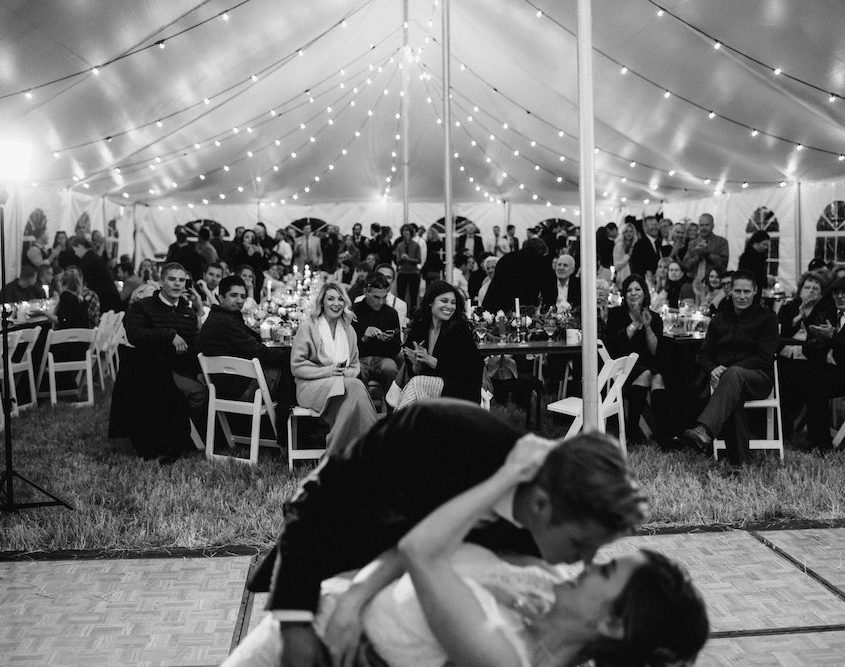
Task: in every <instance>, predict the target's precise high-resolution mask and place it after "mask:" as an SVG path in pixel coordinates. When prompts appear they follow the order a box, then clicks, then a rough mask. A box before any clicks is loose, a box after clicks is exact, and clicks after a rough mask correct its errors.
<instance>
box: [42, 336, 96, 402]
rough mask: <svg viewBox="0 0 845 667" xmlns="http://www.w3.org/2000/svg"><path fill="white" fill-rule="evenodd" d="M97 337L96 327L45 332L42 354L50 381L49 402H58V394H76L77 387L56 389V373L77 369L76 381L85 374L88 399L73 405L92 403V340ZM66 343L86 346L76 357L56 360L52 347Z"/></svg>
mask: <svg viewBox="0 0 845 667" xmlns="http://www.w3.org/2000/svg"><path fill="white" fill-rule="evenodd" d="M96 337H97V329H58V330H50V331H49V332H48V333H47V344H46V345H45V346H44V356H45V357H46V358H47V375H48V380H49V382H50V404H51V405H56V403H58V395H59V394H63V395H67V394H77V393H79V389H66V390H62V391H58V390H57V389H56V373H61V372H64V371H77V382H79V381H80V380H81V379H82V375H83V374H84V376H85V384H86V386H87V389H88V399H87V400H85V401H77V402H75V403H74V405H77V406H79V405H94V355H95V352H94V341H95V339H96ZM67 343H80V344H82V343H84V344H86V345H87V346H88V347H87V348H86V349H85V354H84V355H83V356H81V357H79V358H78V359H70V360H65V361H56V358H55V356H54V355H53V347H54V346H56V345H64V344H67Z"/></svg>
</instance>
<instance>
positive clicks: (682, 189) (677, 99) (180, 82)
mask: <svg viewBox="0 0 845 667" xmlns="http://www.w3.org/2000/svg"><path fill="white" fill-rule="evenodd" d="M409 4H410V45H411V47H412V48H413V50H414V54H415V56H417V55H418V56H419V58H418V59H417V58H416V57H415V58H414V61H413V62H411V63H410V74H411V87H410V91H411V92H410V104H409V106H410V124H411V129H410V136H409V142H410V143H409V146H410V168H411V178H410V195H411V198H412V199H413V200H416V201H437V200H440V199H442V191H443V184H442V171H443V169H442V163H443V158H442V126H440V125H438V124H437V118H438V117H439V116H440V115H441V107H440V98H441V94H440V91H441V87H440V72H441V64H440V57H441V56H440V47H439V41H440V10H441V4H442V3H436V4H435V3H434V2H429V1H428V0H409ZM661 4H662V6H663V7H665V8H666V10H667V11H668V12H670V13H671V14H675V15H677V16H678V17H680V18H682V19H684V20H685V21H687V22H689V23H690V24H692V25H694V26H695V27H697V28H699V29H700V30H701V31H703V32H705V33H707V34H709V35H711V36H712V37H713V38H715V39H718V40H720V41H722V42H723V43H724V44H725V45H730V46H733V47H735V48H737V49H739V50H741V51H743V52H744V53H745V54H747V55H749V56H752V57H754V58H756V59H758V60H759V61H761V62H763V63H766V64H767V65H771V66H777V67H782V68H783V71H784V72H786V73H789V74H791V75H794V76H796V77H798V78H799V79H801V80H803V81H807V82H810V83H813V84H815V85H816V86H818V87H820V88H821V89H823V90H824V91H828V92H829V93H834V94H835V95H837V96H838V95H845V33H843V32H842V30H841V27H842V26H843V25H845V3H843V2H838V1H835V0H828V1H826V2H825V1H822V0H817V1H814V2H800V3H798V2H789V1H788V0H744V1H743V2H734V1H732V0H695V1H693V0H663V1H662V3H661ZM229 8H232V9H231V11H230V12H229V20H228V21H224V20H223V19H222V18H220V17H219V16H217V15H218V14H219V13H220V12H222V11H224V10H226V9H229ZM538 9H539V10H540V11H541V12H542V15H541V16H539V17H538V16H537V11H538ZM656 13H657V5H655V4H654V3H652V2H649V1H648V0H630V1H628V2H619V1H618V0H593V23H594V46H595V48H596V50H597V51H598V53H596V55H595V97H596V104H595V108H596V119H595V120H596V144H597V147H598V149H599V152H598V154H597V155H596V170H597V173H596V182H597V186H596V187H597V192H598V193H599V194H600V195H601V196H602V197H603V198H605V199H606V200H607V201H610V200H612V198H613V197H616V198H617V201H619V200H620V199H621V198H622V197H626V198H628V199H629V200H632V201H633V200H642V199H644V198H650V199H651V200H652V201H656V200H679V199H684V198H689V197H694V196H700V195H709V194H712V193H713V191H714V188H724V189H725V190H727V191H735V190H738V189H740V188H741V186H742V183H743V182H748V183H750V184H752V185H753V184H758V183H759V184H763V183H766V184H773V183H778V182H779V181H781V180H786V181H797V180H828V179H834V178H838V177H841V176H842V175H843V174H845V162H843V161H840V160H839V159H838V155H839V154H840V153H843V152H845V136H843V127H845V99H837V100H836V101H835V102H833V103H831V102H829V101H828V94H827V93H824V92H820V91H818V90H813V89H812V88H810V87H808V86H806V85H804V84H803V83H801V82H797V81H793V80H790V79H788V78H787V77H785V76H775V75H774V74H773V73H772V71H771V70H768V69H766V68H764V67H762V66H760V65H757V64H754V63H753V62H751V61H750V60H748V59H747V58H745V57H743V56H741V55H738V54H736V53H733V52H731V51H730V50H729V49H727V48H723V49H720V50H716V49H714V48H713V42H712V40H710V39H707V38H706V37H704V36H702V35H701V34H699V33H697V32H695V31H694V30H692V29H690V28H689V27H688V26H685V25H684V24H683V23H681V22H680V21H678V20H677V19H676V18H674V17H672V16H671V15H670V14H666V15H664V16H663V17H662V18H658V17H657V15H656ZM211 17H216V18H213V20H210V21H208V22H207V23H205V24H204V25H201V26H199V27H197V28H195V29H192V30H189V31H188V32H186V33H184V34H182V35H178V36H174V37H173V39H172V40H171V39H167V38H168V37H169V36H171V35H175V34H176V33H178V32H179V31H180V30H183V29H185V28H187V27H189V26H191V25H194V24H196V23H199V22H200V21H202V20H204V19H209V18H211ZM344 17H348V18H346V21H345V26H343V25H340V22H341V21H342V20H343V19H344ZM402 20H403V17H402V1H401V0H369V1H367V0H326V1H324V2H311V3H303V2H299V1H294V0H250V1H248V2H246V3H244V4H242V5H240V6H237V7H235V2H234V0H225V1H224V0H209V1H207V2H199V1H197V0H190V1H188V2H185V1H178V0H177V1H174V0H166V1H165V0H112V1H110V2H94V1H93V0H87V1H86V0H76V1H75V2H63V3H55V2H52V1H51V0H17V1H10V2H4V3H3V4H2V5H0V43H2V44H3V47H2V50H0V95H8V94H9V93H14V92H15V91H26V90H29V89H35V90H33V92H32V98H31V99H28V98H27V97H26V95H24V94H17V95H11V96H8V97H5V98H3V99H0V127H2V128H3V129H2V134H3V135H4V137H6V138H15V139H25V140H28V141H30V142H31V143H32V144H33V146H34V152H35V155H34V157H35V159H34V165H33V174H32V178H33V180H35V181H37V182H38V184H39V185H55V186H57V187H69V186H72V187H74V189H78V190H79V191H85V192H87V193H89V194H99V195H105V196H108V197H110V198H112V199H115V200H116V201H123V202H129V201H138V202H143V203H149V204H162V205H163V204H166V205H171V204H180V205H182V204H187V203H189V202H193V203H200V202H201V201H202V199H204V198H205V199H208V200H210V201H214V202H217V203H227V204H228V203H231V204H250V205H252V204H254V203H255V202H257V201H263V202H270V201H276V202H278V201H280V200H282V199H284V200H285V201H286V202H288V203H294V201H296V203H298V204H307V203H309V202H313V203H320V202H352V201H366V200H373V199H376V198H378V197H380V196H382V194H383V193H384V190H385V186H386V184H387V183H388V182H387V180H386V179H387V178H388V177H390V179H391V180H390V182H389V185H390V197H391V199H394V200H396V199H401V196H402V167H401V155H402V150H401V145H400V143H399V142H398V141H397V140H396V138H395V135H396V134H397V133H398V132H399V131H400V127H401V122H400V121H399V120H397V118H396V114H398V113H399V111H400V103H401V100H400V96H399V91H400V90H401V86H402V83H401V81H402V72H401V70H400V69H399V65H400V63H402V62H403V57H402V50H401V47H402ZM429 22H431V26H432V27H431V28H429V27H428V26H429ZM576 23H577V21H576V1H575V0H564V1H561V0H531V1H530V2H529V1H527V0H498V1H497V2H495V3H491V2H489V0H452V16H451V25H452V54H453V59H454V61H453V72H452V86H453V112H452V113H453V119H455V120H457V121H460V123H461V125H460V127H454V128H453V147H454V150H455V151H456V152H457V153H458V154H459V157H458V158H455V159H454V160H453V175H454V185H453V191H454V199H455V200H456V201H465V202H473V201H484V197H483V195H484V193H485V192H487V193H488V195H489V197H492V198H495V199H497V200H508V201H515V202H525V203H534V202H539V203H542V202H545V201H549V202H551V203H552V204H561V205H564V204H572V203H574V202H577V200H578V193H577V178H578V141H577V135H578V128H577V63H576V55H575V53H576V42H575V38H574V36H573V35H574V32H575V26H576ZM164 26H166V27H165V28H164V29H163V30H162V27H164ZM429 31H430V32H431V35H432V37H433V38H434V40H428V41H427V40H426V35H427V33H428V32H429ZM162 39H165V40H166V41H165V47H166V48H164V49H160V48H158V47H155V48H150V49H147V50H144V51H141V52H140V53H137V54H134V55H131V56H129V57H127V58H125V59H122V60H119V61H118V62H115V63H113V64H110V65H108V66H106V67H103V68H102V71H101V72H100V73H99V75H96V76H95V75H94V74H93V73H91V72H90V71H88V72H87V73H84V74H82V75H80V76H76V77H71V78H69V79H68V80H66V81H64V82H61V83H56V84H53V85H50V86H46V87H43V88H36V87H37V86H38V85H39V84H41V83H44V82H46V81H50V80H53V79H56V78H57V77H61V76H64V75H66V74H72V73H74V72H78V71H83V70H90V69H91V68H93V67H94V66H97V65H99V64H101V63H103V62H106V61H109V60H110V59H113V58H115V57H116V56H118V55H120V54H121V53H125V52H127V51H129V50H132V49H134V48H136V47H139V46H144V45H149V44H153V45H155V44H156V43H157V42H158V41H159V40H162ZM311 42H313V43H311ZM371 45H374V46H372V47H371ZM301 47H304V53H303V55H301V56H300V55H297V50H298V49H299V48H301ZM608 56H609V57H610V58H608ZM619 63H621V64H624V65H625V66H627V67H628V69H629V71H628V73H627V74H626V75H622V74H620V66H619ZM370 65H372V66H373V70H372V71H369V69H368V67H369V66H370ZM461 65H465V66H466V70H464V69H462V67H461ZM379 67H380V68H381V71H379ZM341 69H343V70H344V73H343V74H340V70H341ZM253 74H257V75H258V76H257V80H256V81H252V80H251V79H250V77H251V76H252V75H253ZM639 75H642V76H639ZM368 77H369V79H370V81H371V83H370V84H369V85H368V84H367V78H368ZM643 77H645V78H647V79H649V80H650V81H651V82H653V83H650V82H649V81H646V80H645V79H644V78H643ZM341 83H343V87H341ZM385 90H387V91H388V93H387V94H385V92H384V91H385ZM665 90H669V91H671V93H672V94H671V96H669V97H668V98H665V97H664V95H663V93H664V91H665ZM306 91H308V92H306ZM205 97H208V98H209V102H210V103H209V104H204V103H203V98H205ZM309 97H313V98H314V102H309ZM428 97H431V99H432V103H430V104H429V103H428V102H427V98H428ZM685 100H689V101H690V102H693V103H694V104H691V103H689V102H687V101H685ZM352 101H354V103H355V104H354V106H352V104H351V103H352ZM696 105H698V106H696ZM476 106H477V107H478V111H475V110H474V107H476ZM327 107H331V108H332V110H331V112H329V111H327ZM271 109H272V110H274V111H275V112H276V115H275V116H272V115H271V114H270V110H271ZM703 109H704V110H703ZM368 110H372V111H373V115H372V116H369V115H368ZM706 110H713V111H714V112H715V113H716V114H717V117H716V118H714V119H712V120H709V119H708V117H707V112H706ZM529 111H530V113H528V112H529ZM469 115H471V116H472V117H473V120H472V121H469V120H468V119H467V116H469ZM159 119H161V120H162V124H161V127H159V126H158V125H157V124H156V121H157V120H159ZM330 119H331V121H332V124H329V120H330ZM726 119H732V120H734V121H737V122H738V123H739V124H740V125H736V124H734V123H732V122H729V121H728V120H726ZM503 123H507V125H508V127H507V129H505V128H504V127H503ZM301 125H304V129H301ZM748 127H752V128H756V129H758V130H759V131H760V132H761V134H760V135H759V136H757V137H751V135H750V132H749V130H748ZM234 128H238V132H237V133H235V132H234ZM247 128H251V130H252V131H249V130H248V129H247ZM558 130H563V131H564V136H563V137H561V136H559V134H558ZM356 131H358V132H359V133H360V136H358V137H356V136H355V132H356ZM764 133H768V134H769V135H776V136H779V137H783V138H785V139H787V140H788V141H781V140H778V139H775V138H773V137H772V136H766V135H765V134H764ZM491 135H494V137H495V138H494V139H491V138H490V136H491ZM106 137H113V138H112V139H111V141H107V140H105V138H106ZM311 137H314V139H315V140H314V141H313V142H312V141H311ZM215 140H217V141H219V142H220V145H219V146H216V145H215V144H214V141H215ZM277 140H278V145H277V144H276V142H277ZM472 141H475V143H476V145H475V146H473V145H472V144H471V142H472ZM532 141H534V142H536V145H534V146H532V145H531V142H532ZM195 143H198V144H199V145H200V148H199V149H196V148H194V144H195ZM798 143H800V144H803V145H804V146H806V147H807V148H806V149H804V150H797V146H796V144H798ZM811 147H815V148H820V149H824V150H823V151H819V150H815V149H814V148H811ZM344 150H345V151H346V154H345V155H344V154H343V151H344ZM249 151H251V152H252V153H253V156H252V157H248V152H249ZM515 151H519V155H515V154H514V152H515ZM825 151H827V152H825ZM54 152H58V157H54V156H53V153H54ZM292 153H296V157H295V158H294V157H292ZM392 153H396V156H395V157H394V156H393V155H392ZM561 156H563V157H565V161H561V160H560V157H561ZM157 158H158V159H159V160H160V162H159V161H157ZM488 160H489V161H488ZM631 161H635V162H636V163H637V164H636V166H633V167H632V166H631V165H630V164H629V163H630V162H631ZM150 165H152V166H153V167H154V168H151V167H150ZM274 165H276V166H277V167H278V171H275V170H274V168H273V167H274ZM330 165H331V166H332V168H330ZM224 166H225V167H228V169H226V168H224ZM461 166H463V168H464V171H463V172H462V171H460V167H461ZM392 167H395V171H391V168H392ZM115 168H117V169H119V170H120V172H119V173H118V172H117V171H115ZM670 170H675V171H674V173H673V175H670V174H669V172H670ZM200 175H202V176H204V179H201V178H200ZM74 176H75V177H77V178H78V179H79V180H78V182H74V181H73V180H72V178H73V177H74ZM257 177H260V178H261V180H260V182H259V181H258V180H257ZM315 177H319V179H320V180H319V181H315V180H314V179H315ZM470 177H472V179H473V181H472V182H470V181H469V178H470ZM558 177H561V178H562V179H563V181H562V182H558V180H557V179H558ZM623 178H625V179H627V180H626V181H624V182H623V180H622V179H623ZM705 179H710V181H709V182H705ZM85 184H88V186H89V187H88V189H85V190H83V188H84V185H85ZM520 184H522V185H523V186H524V187H523V188H520ZM173 185H175V187H173ZM476 186H478V188H477V187H476ZM239 187H240V188H242V189H243V191H242V192H241V191H239V189H238V188H239ZM306 187H307V188H308V191H306V190H305V188H306ZM151 190H152V193H151V192H150V191H151ZM124 192H125V193H127V194H128V197H123V196H122V195H123V193H124ZM221 193H222V194H224V195H226V199H225V202H223V201H222V200H221V199H220V198H219V195H220V194H221ZM603 193H607V194H606V195H604V194H603ZM294 195H296V199H295V200H294ZM535 195H536V199H535V198H534V196H535Z"/></svg>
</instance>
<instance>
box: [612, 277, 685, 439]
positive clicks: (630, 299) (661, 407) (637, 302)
mask: <svg viewBox="0 0 845 667" xmlns="http://www.w3.org/2000/svg"><path fill="white" fill-rule="evenodd" d="M622 295H623V297H624V299H625V300H624V302H623V304H622V305H621V306H620V307H618V308H611V309H610V310H609V311H608V313H607V325H606V326H605V329H604V342H605V344H606V345H607V351H608V352H610V354H611V356H613V357H614V358H616V357H622V356H625V355H628V354H631V353H634V352H636V353H637V354H638V355H639V356H638V358H637V363H636V364H635V365H634V368H633V370H632V371H631V373H630V375H628V380H627V381H626V382H625V387H624V388H623V394H624V396H625V398H626V399H627V401H628V409H627V412H626V415H625V423H626V431H627V433H628V438H630V439H631V442H632V443H643V442H645V436H644V435H643V432H642V429H641V428H640V418H641V417H642V415H643V412H644V411H645V407H646V404H647V400H648V397H649V395H651V406H652V412H653V413H654V417H655V421H656V424H655V426H656V433H655V436H656V439H657V441H658V443H660V445H661V446H663V447H665V446H667V445H668V444H669V440H670V438H671V436H672V434H671V433H670V429H669V428H668V418H669V408H668V406H667V402H666V391H665V390H666V387H665V385H664V384H663V369H662V367H661V363H660V356H661V354H660V341H661V340H662V338H663V320H662V319H661V318H660V315H658V314H657V313H655V312H654V311H652V310H651V309H650V308H649V305H650V299H649V294H648V286H647V285H646V282H645V279H644V278H643V277H642V276H638V275H637V274H631V275H630V276H628V277H627V278H625V281H624V282H623V283H622Z"/></svg>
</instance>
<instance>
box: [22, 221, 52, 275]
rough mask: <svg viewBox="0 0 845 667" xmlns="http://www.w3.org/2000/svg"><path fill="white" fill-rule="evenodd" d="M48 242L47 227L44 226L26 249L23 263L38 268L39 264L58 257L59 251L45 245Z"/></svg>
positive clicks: (48, 262) (49, 261)
mask: <svg viewBox="0 0 845 667" xmlns="http://www.w3.org/2000/svg"><path fill="white" fill-rule="evenodd" d="M48 243H49V237H48V236H47V227H46V226H45V227H43V228H42V229H41V232H40V233H39V234H38V237H37V238H36V239H35V241H33V242H32V244H31V245H30V246H29V249H28V250H27V251H26V254H25V255H24V261H23V264H24V265H25V266H31V267H32V268H33V269H38V267H39V266H42V265H44V264H50V263H51V262H52V261H53V260H54V259H58V257H59V251H58V250H57V249H56V248H53V249H52V250H51V249H50V248H49V247H47V244H48Z"/></svg>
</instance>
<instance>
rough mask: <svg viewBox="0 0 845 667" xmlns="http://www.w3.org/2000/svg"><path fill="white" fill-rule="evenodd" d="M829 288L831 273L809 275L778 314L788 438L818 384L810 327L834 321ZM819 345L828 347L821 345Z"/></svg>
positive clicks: (782, 388)
mask: <svg viewBox="0 0 845 667" xmlns="http://www.w3.org/2000/svg"><path fill="white" fill-rule="evenodd" d="M827 286H828V280H827V272H825V271H808V272H807V273H805V274H804V275H803V276H801V280H799V281H798V296H796V297H795V298H794V299H792V300H790V301H788V302H787V303H785V304H783V306H782V307H781V309H780V310H779V311H778V322H779V323H780V340H781V345H782V346H783V347H782V348H781V350H780V353H779V354H778V372H779V373H780V401H781V409H782V410H783V432H784V437H787V438H791V436H792V429H793V424H794V422H795V418H796V417H797V416H798V413H799V412H800V410H801V407H802V406H803V405H804V403H805V401H806V397H807V387H808V386H809V385H810V384H811V383H812V382H813V381H814V380H813V376H814V375H815V374H816V373H817V370H818V369H817V368H816V364H811V363H808V361H807V356H806V355H805V354H804V351H805V350H804V348H805V346H806V345H807V344H808V341H811V339H813V338H815V336H814V335H811V334H810V327H811V326H813V325H823V324H824V323H825V322H830V321H831V320H832V319H833V317H834V312H833V311H834V310H835V308H834V307H833V303H832V301H831V300H830V299H829V298H827V299H825V298H823V295H824V293H825V291H826V289H827ZM818 343H821V347H824V345H823V343H822V342H821V341H818ZM811 345H812V343H811ZM811 356H812V355H811ZM818 356H824V355H818Z"/></svg>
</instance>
